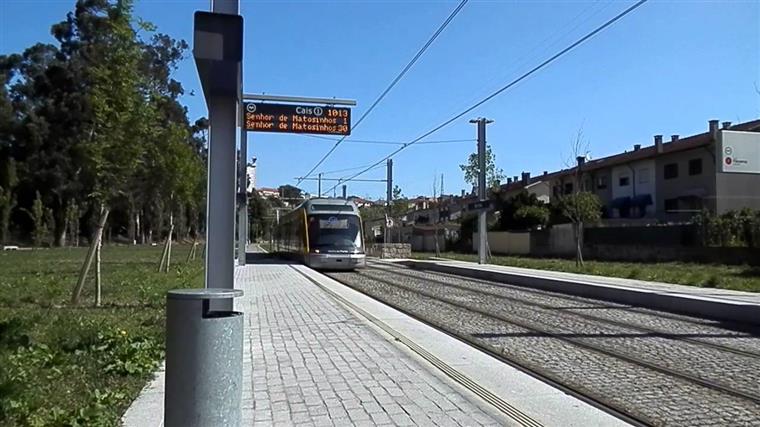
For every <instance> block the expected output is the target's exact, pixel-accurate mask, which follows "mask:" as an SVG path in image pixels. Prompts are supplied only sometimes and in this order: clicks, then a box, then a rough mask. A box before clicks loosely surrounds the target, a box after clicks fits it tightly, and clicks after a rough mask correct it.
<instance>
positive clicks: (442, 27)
mask: <svg viewBox="0 0 760 427" xmlns="http://www.w3.org/2000/svg"><path fill="white" fill-rule="evenodd" d="M468 1H469V0H462V1H460V2H459V4H458V5H457V7H455V8H454V10H453V11H452V12H451V13H450V14H449V16H448V17H447V18H446V20H445V21H443V23H442V24H441V25H440V26H439V27H438V29H437V30H436V31H435V33H433V35H432V36H430V38H429V39H428V41H427V42H426V43H425V44H424V45H423V46H422V48H420V50H419V51H417V54H415V55H414V57H413V58H412V59H411V60H410V61H409V62H408V63H407V64H406V66H405V67H404V68H403V69H402V70H401V72H400V73H398V75H397V76H396V78H394V79H393V81H392V82H391V83H390V84H389V85H388V87H386V88H385V90H384V91H383V92H382V93H381V94H380V96H378V97H377V99H375V101H374V102H373V103H372V105H370V106H369V108H368V109H367V110H366V111H365V112H364V113H363V114H362V115H361V116H360V117H359V120H357V121H356V123H354V124H353V126H352V128H353V129H354V130H355V129H356V128H357V127H358V126H359V125H360V124H361V122H362V121H364V119H365V118H367V116H369V114H370V113H371V112H372V110H374V109H375V107H377V105H378V104H379V103H380V101H382V100H383V98H385V96H386V95H388V93H389V92H390V91H391V89H393V88H394V87H395V86H396V84H398V82H399V81H400V80H401V79H402V78H403V77H404V75H406V73H407V72H408V71H409V70H410V69H411V68H412V66H414V64H415V63H416V62H417V61H418V60H419V59H420V57H422V54H424V53H425V51H426V50H427V49H428V48H429V47H430V46H431V45H432V44H433V42H434V41H435V40H436V39H437V38H438V36H439V35H441V33H442V32H443V30H445V29H446V27H447V26H448V25H449V23H451V21H452V20H453V19H454V18H455V17H456V16H457V15H458V14H459V12H460V11H461V10H462V8H463V7H464V6H465V5H466V4H467V2H468ZM344 139H346V137H345V136H344V137H342V138H341V139H339V140H338V141H337V142H335V145H333V146H332V148H330V150H329V151H328V152H327V153H325V155H324V156H322V158H321V159H319V161H318V162H317V163H316V164H315V165H314V166H313V167H312V168H311V170H309V172H308V173H307V174H306V175H303V176H304V177H309V176H311V174H312V173H313V172H314V171H315V170H317V168H318V167H320V166H321V165H322V163H324V162H325V160H327V158H328V157H330V155H331V154H332V153H333V152H334V151H335V150H336V149H337V148H338V146H339V145H340V144H341V142H343V140H344ZM302 181H303V180H298V182H297V183H296V185H298V184H300V183H301V182H302Z"/></svg>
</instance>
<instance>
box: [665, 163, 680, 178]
mask: <svg viewBox="0 0 760 427" xmlns="http://www.w3.org/2000/svg"><path fill="white" fill-rule="evenodd" d="M673 178H678V163H668V164H667V165H665V179H673Z"/></svg>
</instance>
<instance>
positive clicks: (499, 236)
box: [472, 231, 530, 255]
mask: <svg viewBox="0 0 760 427" xmlns="http://www.w3.org/2000/svg"><path fill="white" fill-rule="evenodd" d="M478 239H479V237H478V233H475V234H474V235H473V238H472V246H473V248H472V250H473V251H475V252H477V250H478ZM488 247H489V248H490V249H491V253H494V254H509V255H528V254H530V232H527V231H526V232H523V233H512V232H509V231H489V232H488Z"/></svg>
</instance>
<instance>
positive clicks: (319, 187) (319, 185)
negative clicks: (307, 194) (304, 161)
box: [317, 173, 322, 197]
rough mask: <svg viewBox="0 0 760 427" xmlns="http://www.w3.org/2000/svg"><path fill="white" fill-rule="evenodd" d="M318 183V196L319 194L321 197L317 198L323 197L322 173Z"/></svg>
mask: <svg viewBox="0 0 760 427" xmlns="http://www.w3.org/2000/svg"><path fill="white" fill-rule="evenodd" d="M317 181H318V184H317V194H319V196H317V197H322V174H321V173H320V174H319V175H318V179H317Z"/></svg>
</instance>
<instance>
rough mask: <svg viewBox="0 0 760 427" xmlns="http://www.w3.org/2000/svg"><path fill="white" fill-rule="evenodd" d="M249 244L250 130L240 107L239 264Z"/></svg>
mask: <svg viewBox="0 0 760 427" xmlns="http://www.w3.org/2000/svg"><path fill="white" fill-rule="evenodd" d="M247 244H248V131H246V129H245V111H244V110H243V109H242V108H240V158H238V265H245V249H246V246H247Z"/></svg>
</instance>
